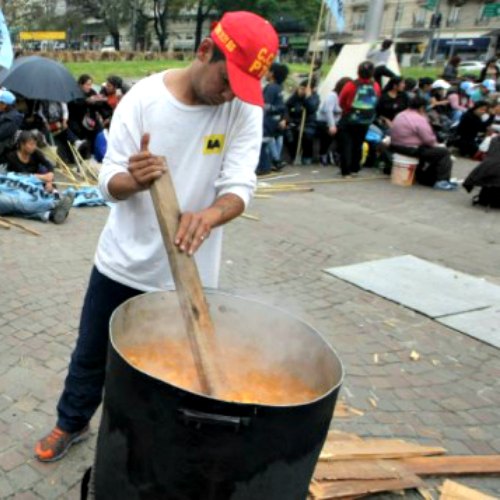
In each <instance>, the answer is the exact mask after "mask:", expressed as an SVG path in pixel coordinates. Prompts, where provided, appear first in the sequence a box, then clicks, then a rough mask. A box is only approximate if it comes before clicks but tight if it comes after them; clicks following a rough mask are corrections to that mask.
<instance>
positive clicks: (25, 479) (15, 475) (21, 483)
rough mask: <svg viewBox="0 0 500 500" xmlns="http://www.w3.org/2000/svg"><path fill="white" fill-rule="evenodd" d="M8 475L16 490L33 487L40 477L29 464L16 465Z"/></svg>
mask: <svg viewBox="0 0 500 500" xmlns="http://www.w3.org/2000/svg"><path fill="white" fill-rule="evenodd" d="M6 476H7V478H8V479H9V482H10V484H11V485H12V488H13V489H14V491H16V492H21V491H24V490H27V489H29V488H31V487H32V486H33V485H34V484H35V483H36V482H37V481H38V480H39V479H40V474H38V473H37V472H36V471H35V470H33V469H32V468H31V467H30V466H29V465H27V464H23V465H20V466H19V467H16V468H15V469H13V470H11V471H10V472H8V473H7V474H6Z"/></svg>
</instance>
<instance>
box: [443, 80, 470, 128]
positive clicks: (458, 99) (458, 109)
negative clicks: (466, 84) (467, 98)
mask: <svg viewBox="0 0 500 500" xmlns="http://www.w3.org/2000/svg"><path fill="white" fill-rule="evenodd" d="M446 98H447V99H448V104H449V106H450V112H451V121H452V123H457V122H459V121H460V118H462V115H463V114H464V113H465V112H466V111H467V109H468V108H467V106H465V105H464V104H462V96H461V95H460V91H459V90H458V88H456V87H451V88H450V90H448V94H447V95H446Z"/></svg>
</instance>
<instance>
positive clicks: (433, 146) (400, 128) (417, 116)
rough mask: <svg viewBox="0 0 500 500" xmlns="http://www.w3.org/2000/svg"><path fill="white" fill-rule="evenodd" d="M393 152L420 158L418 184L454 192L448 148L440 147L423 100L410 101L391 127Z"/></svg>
mask: <svg viewBox="0 0 500 500" xmlns="http://www.w3.org/2000/svg"><path fill="white" fill-rule="evenodd" d="M391 150H392V151H393V152H394V153H399V154H403V155H407V156H412V157H415V158H418V159H419V164H418V166H417V171H416V178H417V181H418V182H420V183H421V184H423V185H426V186H433V187H434V188H435V189H439V190H443V191H451V190H455V189H456V188H457V185H456V184H455V183H453V182H450V176H451V169H452V160H451V155H450V152H449V151H448V148H446V147H445V146H442V145H439V144H438V142H437V140H436V135H435V134H434V132H433V130H432V128H431V126H430V123H429V121H428V119H427V116H426V102H425V99H422V98H421V97H415V98H414V99H412V100H411V101H410V106H409V108H408V109H406V110H404V111H402V112H401V113H399V114H398V115H397V116H396V118H394V121H393V122H392V127H391Z"/></svg>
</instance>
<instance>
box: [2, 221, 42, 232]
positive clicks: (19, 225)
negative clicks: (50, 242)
mask: <svg viewBox="0 0 500 500" xmlns="http://www.w3.org/2000/svg"><path fill="white" fill-rule="evenodd" d="M0 222H6V223H7V224H10V225H11V226H14V227H18V228H19V229H22V230H23V231H26V232H27V233H30V234H33V235H34V236H41V233H39V232H38V231H35V230H34V229H31V228H29V227H27V226H25V225H24V224H21V223H19V222H14V221H12V220H10V219H6V218H5V217H0Z"/></svg>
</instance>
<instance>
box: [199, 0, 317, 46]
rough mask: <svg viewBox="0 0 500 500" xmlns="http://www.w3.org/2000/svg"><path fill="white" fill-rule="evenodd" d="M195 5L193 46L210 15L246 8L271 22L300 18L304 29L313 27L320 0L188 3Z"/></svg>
mask: <svg viewBox="0 0 500 500" xmlns="http://www.w3.org/2000/svg"><path fill="white" fill-rule="evenodd" d="M189 5H190V6H191V7H195V8H196V10H197V14H196V33H195V47H198V45H199V44H200V41H201V35H202V31H203V23H204V22H205V21H206V20H207V19H210V18H211V17H216V16H218V17H221V16H222V14H223V13H224V12H229V11H236V10H248V11H250V12H255V13H256V14H259V15H261V16H263V17H265V18H266V19H269V20H270V21H271V22H276V21H278V20H279V19H280V17H283V16H286V17H287V18H292V19H293V18H295V19H297V20H301V21H302V22H303V23H304V25H305V28H306V30H308V31H313V30H314V29H315V26H316V23H317V19H318V16H319V12H320V7H321V0H308V1H307V2H305V1H304V0H196V1H194V2H191V3H190V4H189Z"/></svg>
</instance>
